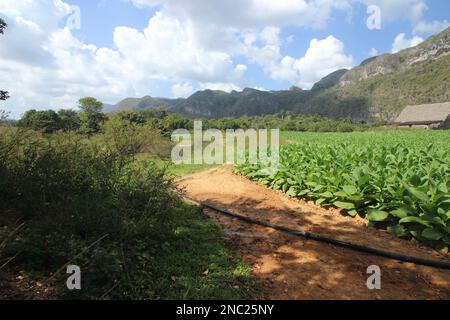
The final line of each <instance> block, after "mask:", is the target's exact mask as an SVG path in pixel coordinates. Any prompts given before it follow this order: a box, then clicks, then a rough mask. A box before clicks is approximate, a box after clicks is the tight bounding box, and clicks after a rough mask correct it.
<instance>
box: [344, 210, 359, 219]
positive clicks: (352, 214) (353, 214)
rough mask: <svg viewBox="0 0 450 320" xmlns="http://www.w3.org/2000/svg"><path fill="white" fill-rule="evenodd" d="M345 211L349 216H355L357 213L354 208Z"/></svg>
mask: <svg viewBox="0 0 450 320" xmlns="http://www.w3.org/2000/svg"><path fill="white" fill-rule="evenodd" d="M347 213H348V215H349V216H352V217H356V215H357V214H358V211H356V210H348V211H347Z"/></svg>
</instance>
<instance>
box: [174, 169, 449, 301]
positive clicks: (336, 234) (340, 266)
mask: <svg viewBox="0 0 450 320" xmlns="http://www.w3.org/2000/svg"><path fill="white" fill-rule="evenodd" d="M178 186H179V187H180V188H181V189H182V192H184V193H185V195H186V196H188V197H189V198H191V199H194V200H196V201H199V202H207V203H211V204H214V205H216V206H218V207H221V208H223V209H227V210H230V211H233V212H236V213H239V214H242V215H245V216H248V217H251V218H254V219H257V220H262V221H268V222H272V223H276V224H279V225H282V226H286V227H289V228H292V229H301V230H305V231H310V232H312V233H315V234H319V235H322V236H327V237H330V238H333V239H338V240H343V241H348V242H351V243H355V244H361V245H366V246H371V247H375V248H379V249H384V250H389V251H393V252H397V253H402V254H407V255H414V256H418V257H424V258H429V259H441V260H447V261H449V260H450V259H449V254H448V253H442V252H437V251H435V250H433V249H430V248H427V247H421V246H419V245H418V244H417V243H415V242H414V241H408V240H404V239H400V238H396V237H393V236H391V235H390V234H388V233H387V232H386V231H384V230H378V229H375V228H369V227H368V226H367V221H366V220H364V219H363V218H360V217H357V218H352V217H349V216H346V215H344V214H343V213H342V212H341V211H340V210H339V209H335V208H330V209H325V208H321V207H319V206H317V205H315V204H314V203H313V202H306V201H301V200H297V199H292V198H289V197H287V196H286V195H284V194H283V193H282V192H278V191H274V190H271V189H268V188H266V187H265V186H263V185H260V184H257V183H255V182H252V181H250V180H248V179H246V178H244V177H241V176H239V175H236V174H234V173H233V172H232V168H231V167H228V166H223V167H220V168H215V169H212V170H208V171H204V172H200V173H196V174H193V175H190V176H186V177H184V178H182V179H180V180H179V181H178ZM205 213H206V214H207V215H208V216H209V217H210V218H211V219H213V220H214V221H216V222H217V223H218V224H219V225H220V226H221V227H222V229H223V231H224V233H225V234H226V236H227V239H228V243H229V246H230V247H231V248H232V249H233V250H234V251H235V252H236V253H237V254H238V255H240V256H241V257H242V258H243V260H244V261H245V262H247V263H249V264H250V265H252V266H253V273H254V276H255V277H256V278H257V279H258V280H259V281H260V282H261V283H262V286H263V295H264V298H265V299H275V300H277V299H445V300H448V299H450V270H442V269H436V268H431V267H425V266H419V265H415V264H412V263H404V262H400V261H396V260H391V259H385V258H382V257H377V256H373V255H369V254H364V253H359V252H355V251H352V250H348V249H344V248H340V247H336V246H333V245H328V244H324V243H320V242H316V241H312V240H306V239H302V238H299V237H295V236H291V235H287V234H283V233H280V232H278V231H275V230H273V229H270V228H264V227H261V226H255V225H250V224H247V223H245V222H241V221H239V220H236V219H233V218H231V217H226V216H223V215H220V214H218V213H217V212H214V211H212V210H208V209H205ZM370 265H377V266H379V267H380V268H381V289H380V290H369V289H368V288H367V285H366V282H367V279H368V277H369V276H370V275H369V274H367V268H368V266H370Z"/></svg>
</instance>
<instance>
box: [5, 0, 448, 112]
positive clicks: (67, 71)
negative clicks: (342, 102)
mask: <svg viewBox="0 0 450 320" xmlns="http://www.w3.org/2000/svg"><path fill="white" fill-rule="evenodd" d="M369 6H376V7H375V9H377V10H379V13H380V21H379V22H380V28H375V29H369V28H368V27H367V20H368V18H369V16H371V14H370V13H368V12H367V10H368V7H369ZM76 8H79V9H80V13H81V15H80V16H78V15H77V14H76V13H77V10H76ZM371 12H373V11H371ZM449 13H450V1H442V0H334V1H332V0H277V1H273V0H192V1H188V0H37V1H25V0H2V1H1V3H0V17H2V18H3V19H5V20H6V21H7V22H8V24H9V27H8V29H7V32H6V33H5V35H3V36H0V79H2V81H1V83H2V89H7V90H9V91H10V93H11V99H9V100H8V101H6V102H2V103H1V104H0V108H2V109H6V110H8V111H10V112H11V113H12V114H13V115H14V116H18V115H20V114H21V113H23V111H25V110H27V109H29V108H36V109H46V108H54V109H58V108H62V107H65V108H71V107H75V106H76V101H77V99H78V98H80V97H82V96H87V95H89V96H95V97H97V98H99V99H101V100H102V101H104V102H105V103H115V102H118V101H119V100H121V99H122V98H125V97H129V96H133V97H140V96H144V95H151V96H166V97H187V96H189V95H190V94H192V93H193V92H194V91H196V90H201V89H207V88H210V89H220V90H225V91H230V90H241V89H243V88H245V87H254V88H259V89H264V90H280V89H287V88H289V87H290V86H292V85H296V86H299V87H302V88H304V89H308V88H310V87H311V86H312V85H313V84H314V83H315V82H316V81H318V80H320V78H321V77H323V76H325V75H327V74H328V73H330V72H332V71H335V70H337V69H340V68H350V67H354V66H356V65H358V64H359V63H360V62H361V61H363V60H365V59H367V58H369V57H370V56H371V55H375V54H382V53H391V52H396V51H399V50H401V49H404V48H407V47H410V46H413V45H417V44H418V43H420V42H421V41H423V40H424V39H426V38H427V37H429V36H430V35H432V34H434V33H437V32H439V31H441V30H443V29H444V28H445V27H448V26H449V21H450V17H449ZM70 19H72V20H70ZM68 20H70V21H75V22H79V26H80V28H79V29H78V28H73V26H74V25H68V24H67V22H68ZM376 21H378V20H376Z"/></svg>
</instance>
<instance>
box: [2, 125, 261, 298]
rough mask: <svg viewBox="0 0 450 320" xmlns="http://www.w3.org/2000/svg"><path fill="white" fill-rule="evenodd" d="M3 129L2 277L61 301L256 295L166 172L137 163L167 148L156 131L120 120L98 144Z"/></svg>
mask: <svg viewBox="0 0 450 320" xmlns="http://www.w3.org/2000/svg"><path fill="white" fill-rule="evenodd" d="M0 129H1V132H0V213H1V214H0V225H1V226H2V228H1V229H0V266H2V271H4V270H11V272H13V273H16V272H18V273H19V275H20V277H21V278H26V279H28V280H29V281H30V282H31V283H37V282H39V283H40V287H37V290H36V291H39V292H40V294H43V290H44V289H47V288H50V289H51V291H50V292H49V293H47V294H48V295H50V296H52V297H70V298H88V299H99V298H102V299H103V298H113V299H114V298H120V299H124V298H133V299H158V298H166V299H167V298H202V299H210V298H219V299H220V298H223V299H229V298H234V299H236V298H245V297H248V296H249V295H250V294H252V292H253V291H252V288H253V282H252V280H251V277H250V269H249V268H248V267H246V266H245V265H243V264H242V263H241V262H239V261H237V260H235V259H234V258H233V257H232V256H231V255H230V254H229V252H228V251H227V250H226V249H225V248H224V244H223V243H222V240H221V237H220V236H218V232H219V231H218V229H217V227H216V226H215V225H214V224H213V223H212V222H210V221H208V220H207V219H206V217H204V216H203V215H201V214H200V212H199V210H198V208H196V207H193V206H189V205H187V204H185V203H184V202H183V201H182V200H181V199H180V197H179V196H178V195H176V194H175V193H174V192H173V189H174V187H173V184H172V178H171V177H170V176H169V175H168V174H167V172H166V170H165V169H164V168H161V167H160V166H156V165H155V164H154V163H153V162H150V161H148V160H137V158H136V155H137V154H139V153H142V152H145V153H147V154H155V155H156V154H158V152H159V150H158V149H159V148H160V147H161V145H164V141H163V139H162V138H161V135H160V133H159V131H158V130H157V129H155V128H154V127H153V126H151V125H150V124H145V125H143V124H136V123H132V122H129V121H122V120H121V119H115V120H111V121H109V122H108V123H107V124H106V125H105V126H104V127H103V128H102V132H103V133H101V134H96V135H95V136H91V137H90V138H86V136H84V135H78V134H75V133H55V134H52V135H47V134H42V133H40V132H36V131H29V130H23V129H15V128H12V127H7V128H0ZM66 264H75V265H78V266H80V267H81V269H82V281H83V282H82V290H81V291H74V292H69V291H68V290H67V288H65V281H66V276H65V271H66V269H65V265H66ZM205 270H209V271H208V275H204V274H203V272H205ZM16 275H17V274H16ZM51 275H52V276H51ZM53 275H54V276H53ZM55 290H56V291H55ZM3 294H4V293H3V292H0V297H1V296H2V295H3ZM27 294H28V295H29V296H28V298H33V297H37V298H39V295H37V296H35V294H38V293H36V292H35V291H33V290H30V292H27Z"/></svg>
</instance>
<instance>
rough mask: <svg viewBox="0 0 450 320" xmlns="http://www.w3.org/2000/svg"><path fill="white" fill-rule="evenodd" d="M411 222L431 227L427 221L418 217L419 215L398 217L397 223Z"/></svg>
mask: <svg viewBox="0 0 450 320" xmlns="http://www.w3.org/2000/svg"><path fill="white" fill-rule="evenodd" d="M412 222H415V223H419V224H421V225H424V226H427V227H431V224H430V223H429V222H428V221H425V220H424V219H422V218H419V217H406V218H403V219H400V221H399V223H412Z"/></svg>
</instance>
